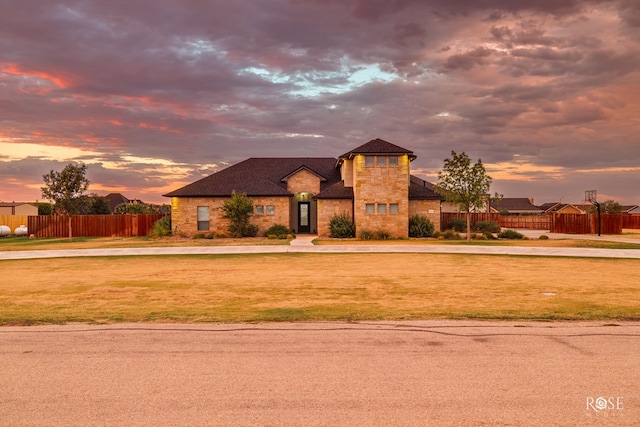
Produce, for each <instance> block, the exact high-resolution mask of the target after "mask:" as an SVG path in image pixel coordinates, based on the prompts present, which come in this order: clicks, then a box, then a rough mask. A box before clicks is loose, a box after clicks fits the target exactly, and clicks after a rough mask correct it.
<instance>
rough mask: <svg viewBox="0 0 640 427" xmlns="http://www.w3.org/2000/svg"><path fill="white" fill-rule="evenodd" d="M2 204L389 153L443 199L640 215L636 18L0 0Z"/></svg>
mask: <svg viewBox="0 0 640 427" xmlns="http://www.w3.org/2000/svg"><path fill="white" fill-rule="evenodd" d="M0 10H1V11H2V12H1V13H0V201H4V202H8V201H23V202H29V201H36V200H42V195H41V187H42V186H43V185H44V184H43V180H42V176H43V175H44V174H46V173H48V172H49V171H50V170H57V171H60V170H62V169H63V168H64V166H65V165H67V164H68V163H70V162H83V163H85V164H86V165H87V166H88V172H87V177H88V178H89V180H90V181H91V185H90V187H89V192H90V193H96V194H99V195H106V194H108V193H111V192H119V193H122V194H124V195H125V196H126V197H128V198H130V199H141V200H143V201H145V202H149V203H170V200H169V199H168V198H166V197H163V196H162V195H163V194H165V193H167V192H169V191H172V190H175V189H177V188H180V187H182V186H184V185H186V184H188V183H191V182H194V181H196V180H197V179H200V178H202V177H205V176H207V175H210V174H212V173H214V172H215V171H217V170H220V169H222V168H225V167H228V166H230V165H232V164H234V163H237V162H239V161H242V160H244V159H246V158H249V157H337V156H340V155H341V154H344V153H345V152H347V151H349V150H351V149H352V148H355V147H357V146H359V145H362V144H364V143H366V142H368V141H369V140H371V139H375V138H381V139H384V140H386V141H389V142H392V143H394V144H396V145H399V146H401V147H404V148H407V149H410V150H412V151H413V152H414V154H416V155H417V159H416V160H414V161H413V162H412V173H413V174H414V175H416V176H419V177H421V178H423V179H426V180H428V181H431V182H434V183H435V182H437V174H438V172H439V171H440V170H442V167H443V164H444V159H445V158H447V157H450V156H451V151H456V152H457V153H460V152H465V153H466V154H467V155H468V156H469V157H470V158H471V159H472V161H474V162H475V161H477V160H478V159H481V160H482V162H483V164H484V165H485V167H486V169H487V173H488V174H489V175H490V176H491V177H492V178H493V183H492V186H491V192H492V193H493V192H498V193H501V194H503V195H504V196H505V197H528V198H533V199H534V202H535V203H536V204H542V203H545V202H563V203H582V202H583V199H584V193H585V191H586V190H596V191H597V194H598V200H600V201H604V200H609V199H610V200H615V201H617V202H619V203H621V204H623V205H632V204H640V137H639V135H640V1H636V0H610V1H608V0H592V1H590V0H234V1H227V0H208V1H198V0H109V1H98V0H56V1H46V0H20V1H17V0H0Z"/></svg>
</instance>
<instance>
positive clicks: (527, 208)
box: [490, 197, 544, 215]
mask: <svg viewBox="0 0 640 427" xmlns="http://www.w3.org/2000/svg"><path fill="white" fill-rule="evenodd" d="M490 206H491V212H498V213H506V214H510V215H532V214H537V215H540V214H543V213H544V210H543V209H541V208H540V207H539V206H536V205H534V204H533V199H528V198H526V197H503V198H502V199H501V200H499V201H497V202H496V201H492V202H490Z"/></svg>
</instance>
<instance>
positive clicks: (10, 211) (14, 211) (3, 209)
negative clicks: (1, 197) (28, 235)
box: [0, 202, 38, 216]
mask: <svg viewBox="0 0 640 427" xmlns="http://www.w3.org/2000/svg"><path fill="white" fill-rule="evenodd" d="M0 215H27V216H29V215H32V216H35V215H38V206H36V205H34V204H31V203H16V202H11V203H2V202H0Z"/></svg>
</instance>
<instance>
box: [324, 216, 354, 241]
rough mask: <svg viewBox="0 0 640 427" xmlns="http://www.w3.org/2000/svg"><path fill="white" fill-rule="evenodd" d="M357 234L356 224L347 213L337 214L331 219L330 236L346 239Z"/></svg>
mask: <svg viewBox="0 0 640 427" xmlns="http://www.w3.org/2000/svg"><path fill="white" fill-rule="evenodd" d="M355 235H356V226H355V224H354V223H353V221H352V220H351V218H350V217H349V215H347V214H346V213H342V214H339V215H338V214H335V215H333V216H332V217H331V219H330V220H329V237H333V238H337V239H345V238H349V237H355Z"/></svg>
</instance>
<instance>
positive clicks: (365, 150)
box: [340, 138, 416, 160]
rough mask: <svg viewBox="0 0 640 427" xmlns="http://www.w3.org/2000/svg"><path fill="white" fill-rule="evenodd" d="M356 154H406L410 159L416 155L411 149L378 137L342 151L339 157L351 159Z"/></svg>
mask: <svg viewBox="0 0 640 427" xmlns="http://www.w3.org/2000/svg"><path fill="white" fill-rule="evenodd" d="M356 154H371V155H375V154H380V155H389V154H408V155H409V158H410V159H411V160H413V159H415V158H416V156H415V155H414V154H413V151H411V150H407V149H406V148H402V147H399V146H397V145H395V144H392V143H390V142H387V141H385V140H383V139H380V138H377V139H372V140H371V141H369V142H367V143H366V144H363V145H361V146H359V147H356V148H354V149H353V150H351V151H349V152H347V153H344V154H343V155H342V156H340V159H351V158H353V156H355V155H356Z"/></svg>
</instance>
